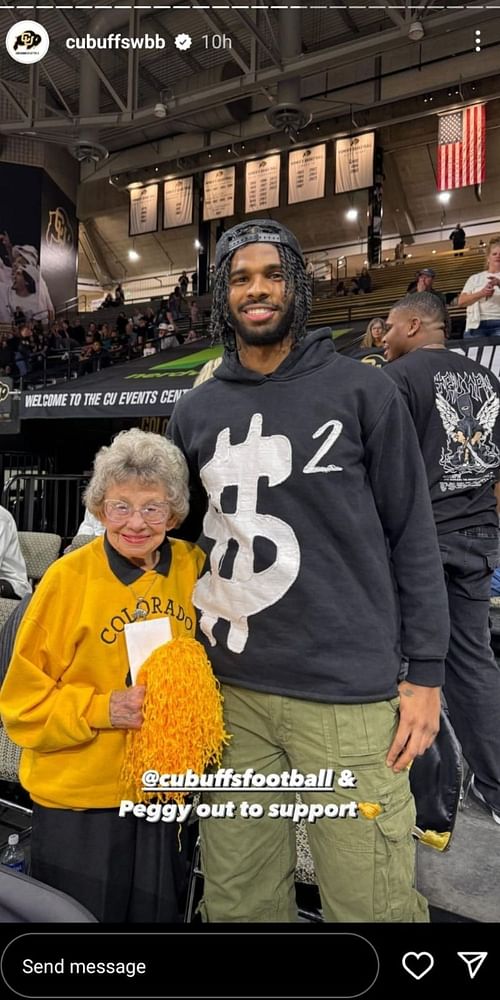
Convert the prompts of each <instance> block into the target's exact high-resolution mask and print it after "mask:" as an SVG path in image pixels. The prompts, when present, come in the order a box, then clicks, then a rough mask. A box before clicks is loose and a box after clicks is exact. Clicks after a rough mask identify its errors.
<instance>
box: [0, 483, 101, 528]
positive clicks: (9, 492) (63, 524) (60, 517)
mask: <svg viewBox="0 0 500 1000" xmlns="http://www.w3.org/2000/svg"><path fill="white" fill-rule="evenodd" d="M89 478H90V475H88V476H85V475H62V474H61V475H55V474H54V473H50V474H48V475H45V474H43V473H42V474H40V473H19V474H18V475H16V476H12V477H11V478H10V479H8V480H7V482H6V484H5V486H4V488H3V491H2V505H3V506H4V507H6V508H7V510H9V511H10V513H11V514H12V516H13V518H14V520H15V522H16V524H17V527H18V530H19V531H52V532H55V533H56V534H57V535H61V538H62V539H63V540H64V542H65V543H66V541H69V540H70V539H71V538H73V536H74V535H76V532H77V528H78V525H79V524H80V522H81V521H82V519H83V513H84V510H83V503H82V492H83V489H84V487H85V486H86V485H87V483H88V481H89Z"/></svg>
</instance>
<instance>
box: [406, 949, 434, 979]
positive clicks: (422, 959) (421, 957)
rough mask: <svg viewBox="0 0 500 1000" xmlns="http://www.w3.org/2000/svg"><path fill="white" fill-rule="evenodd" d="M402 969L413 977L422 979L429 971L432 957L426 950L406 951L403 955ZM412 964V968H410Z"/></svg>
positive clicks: (432, 963) (432, 962)
mask: <svg viewBox="0 0 500 1000" xmlns="http://www.w3.org/2000/svg"><path fill="white" fill-rule="evenodd" d="M402 964H403V969H404V970H405V972H408V973H409V974H410V976H413V978H414V979H422V978H423V976H426V975H427V973H428V972H430V971H431V969H432V967H433V965H434V957H433V956H432V955H431V954H430V952H428V951H418V952H417V951H407V952H406V955H403V963H402ZM412 966H413V968H412Z"/></svg>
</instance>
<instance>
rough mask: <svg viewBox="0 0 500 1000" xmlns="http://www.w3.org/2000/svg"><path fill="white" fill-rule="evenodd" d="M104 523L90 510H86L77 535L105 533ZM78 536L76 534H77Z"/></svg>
mask: <svg viewBox="0 0 500 1000" xmlns="http://www.w3.org/2000/svg"><path fill="white" fill-rule="evenodd" d="M103 534H104V525H103V523H102V521H99V518H97V517H94V515H93V514H91V513H90V511H89V510H86V511H85V517H84V519H83V521H82V523H81V525H80V527H79V528H78V531H77V533H76V535H77V536H78V535H103ZM75 537H76V536H75Z"/></svg>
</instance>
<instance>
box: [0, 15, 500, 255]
mask: <svg viewBox="0 0 500 1000" xmlns="http://www.w3.org/2000/svg"><path fill="white" fill-rule="evenodd" d="M56 2H57V0H56ZM146 6H147V5H139V4H138V5H137V6H135V7H130V6H127V5H126V4H124V5H120V7H119V9H118V7H117V8H114V9H110V8H109V6H108V5H102V6H101V7H100V6H99V5H98V4H96V5H95V6H94V7H93V8H92V9H87V8H88V4H83V3H79V2H76V3H73V4H71V3H69V4H67V5H66V4H65V5H64V9H55V5H54V7H53V8H50V9H46V8H45V6H44V7H43V9H42V8H37V10H36V15H31V14H27V13H24V14H23V15H22V16H23V17H29V16H35V17H36V19H37V20H38V21H40V22H41V23H42V24H43V25H44V26H45V28H46V29H47V31H48V33H49V37H50V48H49V51H48V53H47V55H46V57H45V58H44V59H43V60H42V61H41V62H40V63H38V64H36V65H35V66H33V67H32V68H31V69H28V68H27V67H25V66H22V65H19V64H18V63H16V62H14V61H13V60H12V59H11V58H10V57H9V55H8V54H7V52H6V50H5V47H4V45H3V43H2V44H1V45H0V109H1V110H0V134H1V133H4V134H5V135H6V136H24V137H29V138H32V139H35V140H37V139H38V140H41V141H43V142H44V143H49V144H50V145H51V146H53V147H54V146H55V147H56V148H57V147H58V146H59V147H63V148H65V149H67V150H69V151H70V152H71V155H72V156H73V157H75V158H76V159H77V160H78V161H79V162H80V164H81V167H80V178H81V181H82V182H83V184H82V185H81V186H80V191H82V189H84V188H85V187H86V186H88V187H89V197H88V198H87V199H85V198H83V201H82V206H83V208H82V212H81V217H82V218H83V219H84V220H86V219H89V221H92V219H93V220H97V222H98V225H100V226H101V231H102V235H103V236H104V237H105V240H104V242H105V243H106V244H107V246H108V247H109V248H110V249H111V256H112V257H113V256H115V257H116V258H117V259H118V260H123V258H124V256H125V247H126V243H127V239H128V233H127V227H126V220H125V214H126V212H125V211H124V208H125V204H126V202H125V201H124V199H123V197H122V199H121V200H120V198H118V197H117V196H118V195H119V194H122V193H123V192H125V190H126V188H127V186H128V185H129V184H130V183H132V182H137V181H145V180H146V181H147V180H148V179H155V180H156V179H158V178H159V177H160V178H161V177H166V176H172V175H175V174H181V173H184V174H185V173H187V172H196V171H198V172H200V171H202V170H205V169H208V168H211V167H214V166H216V165H219V164H222V165H226V164H227V163H230V162H235V158H236V159H238V160H241V159H245V158H249V157H252V156H255V155H257V154H259V153H264V154H265V153H267V152H269V151H271V150H286V149H289V148H290V147H291V146H293V145H297V144H299V145H300V144H304V145H308V144H310V143H311V142H312V141H317V140H319V139H323V138H331V137H340V136H343V135H344V136H345V135H352V134H354V133H356V132H360V131H364V130H366V129H368V128H370V129H371V128H376V129H377V131H378V136H379V141H381V142H382V144H383V146H384V150H385V153H386V158H385V171H386V175H387V178H388V179H389V180H390V184H387V185H386V189H387V195H388V197H387V198H386V203H385V215H386V218H385V222H384V229H385V230H386V231H389V232H395V233H397V232H408V233H411V232H412V231H415V230H422V229H425V228H432V226H438V225H439V219H440V213H441V209H438V207H437V206H436V205H435V202H434V200H433V201H432V203H431V200H430V199H429V190H433V189H434V190H435V185H434V176H433V175H434V173H435V144H436V135H437V124H436V112H438V111H443V110H447V109H453V108H455V107H460V106H461V105H463V103H469V102H471V101H475V100H478V99H484V100H486V101H488V115H487V121H488V184H487V185H485V200H484V199H483V205H482V206H481V209H480V210H478V212H477V215H478V217H483V218H488V217H489V216H493V217H497V216H498V190H499V184H500V131H499V129H500V60H499V54H500V10H499V9H498V6H497V4H493V3H491V4H490V3H481V2H478V3H474V2H473V3H468V4H467V9H463V8H462V7H458V6H453V5H452V4H450V5H449V6H448V5H447V4H446V3H439V4H438V3H434V0H429V2H421V3H417V4H413V5H410V4H409V3H403V2H401V3H397V0H396V2H395V3H394V5H392V4H391V5H389V4H380V5H376V6H375V5H374V6H373V9H372V8H371V6H370V5H369V4H367V5H366V6H361V5H355V4H352V5H350V4H349V2H347V3H346V4H345V6H342V7H335V9H333V8H332V7H330V6H329V5H327V4H325V5H322V4H321V3H318V4H315V5H314V7H313V5H311V7H308V6H307V5H306V4H304V5H302V6H301V8H300V9H299V10H296V9H291V8H290V9H289V8H288V6H287V5H286V4H281V5H279V4H274V5H272V6H271V5H268V4H266V3H263V2H254V3H251V0H250V2H249V4H248V5H247V6H245V5H238V8H237V9H236V6H231V5H230V4H224V3H220V4H217V5H215V4H214V7H211V6H210V7H208V6H207V5H204V4H201V3H199V2H197V0H191V2H190V3H189V4H185V3H172V4H171V5H170V6H169V8H168V9H164V7H163V6H162V5H159V4H156V5H155V4H151V5H149V7H147V9H143V8H144V7H146ZM215 7H216V9H215ZM84 8H85V9H84ZM19 16H20V14H19V12H18V11H17V10H14V9H12V4H10V3H7V2H6V0H0V38H2V39H3V37H4V36H5V34H6V31H7V30H8V28H9V27H10V26H11V25H12V24H13V23H15V22H16V21H17V20H18V19H19ZM477 30H480V31H481V51H480V52H479V53H477V52H476V51H475V40H476V35H475V32H476V31H477ZM110 32H113V33H115V35H116V34H121V35H122V36H124V37H135V38H145V37H146V36H151V37H155V36H156V35H158V36H159V37H160V38H161V39H164V41H165V46H164V47H163V48H155V49H144V48H143V49H134V50H128V51H127V50H125V49H119V48H116V49H115V48H113V49H108V50H102V49H100V48H99V49H98V48H95V49H89V50H87V51H83V50H81V49H70V48H68V40H71V39H75V38H82V37H86V36H87V34H89V35H91V36H92V37H94V38H99V39H102V38H104V37H107V36H108V35H109V33H110ZM179 34H181V35H183V34H184V35H185V34H189V35H190V36H191V39H192V44H191V46H190V48H189V49H185V50H179V49H178V48H176V46H175V42H174V40H175V38H176V36H177V35H179ZM212 39H218V40H222V43H221V44H219V41H217V42H216V43H214V42H213V41H212ZM217 45H218V46H219V47H217ZM109 180H111V182H112V184H113V185H114V186H115V188H116V189H118V190H117V191H116V196H115V193H114V192H113V193H112V192H110V189H109V186H108V181H109ZM97 181H101V183H102V184H105V185H106V189H107V194H106V197H104V189H103V194H102V197H101V201H100V202H99V199H96V198H94V200H92V197H90V189H93V190H94V192H97V190H98V188H99V185H98V184H92V182H97ZM433 186H434V187H433ZM410 187H411V191H412V198H411V205H409V203H408V202H409V199H408V197H407V196H408V190H409V188H410ZM389 190H390V195H389ZM465 192H467V194H466V193H465ZM466 198H468V199H469V201H470V199H471V198H473V193H472V192H471V190H470V189H464V193H463V194H459V196H458V198H457V199H456V210H457V212H458V215H459V216H461V217H462V218H463V219H466V218H471V211H468V210H467V209H466V205H465V199H466ZM104 201H105V202H106V205H107V209H106V211H107V212H108V214H107V215H106V211H105V210H104V209H103V202H104ZM99 204H100V206H101V208H100V209H99ZM461 206H462V207H461ZM300 211H301V222H302V223H303V224H306V225H308V226H309V232H308V238H309V242H310V245H311V246H315V245H324V244H325V242H327V239H326V235H325V233H324V232H321V233H320V232H319V229H320V228H321V224H322V219H321V206H320V209H319V210H318V209H317V206H315V205H314V203H311V211H309V210H308V213H307V223H306V222H305V220H304V214H305V213H304V212H303V210H300ZM458 215H457V218H458ZM99 219H100V220H101V221H99ZM453 221H456V220H455V219H454V220H453ZM293 222H294V218H293V213H292V214H290V213H289V223H290V224H293ZM89 231H90V230H89ZM346 236H347V231H346V233H344V232H343V231H342V223H340V231H339V232H338V237H339V238H340V240H342V238H343V237H344V238H345V237H346ZM162 239H163V237H162V236H161V234H160V235H159V236H158V237H156V238H153V237H152V238H151V241H150V243H151V253H150V259H148V260H147V261H146V260H144V259H143V261H142V265H143V266H144V265H145V267H146V270H147V271H153V270H154V268H155V266H156V267H157V266H158V264H157V263H156V265H155V263H154V260H155V252H156V260H157V251H158V247H157V244H158V242H161V241H162ZM147 242H148V241H147V240H146V238H145V240H144V245H145V246H146V245H147ZM330 242H331V238H330ZM186 263H188V261H186ZM142 269H143V268H141V270H142ZM116 273H117V274H120V271H119V270H118V271H117V272H116Z"/></svg>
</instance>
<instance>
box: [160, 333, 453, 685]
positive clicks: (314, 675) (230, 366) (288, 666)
mask: <svg viewBox="0 0 500 1000" xmlns="http://www.w3.org/2000/svg"><path fill="white" fill-rule="evenodd" d="M168 433H169V436H170V437H171V438H172V440H173V441H174V442H175V444H177V445H178V446H179V448H181V450H182V451H183V452H184V454H185V456H186V458H187V460H188V464H189V467H190V472H191V485H192V490H193V494H194V504H195V507H196V505H197V503H198V502H199V497H200V493H201V492H203V490H204V491H206V493H207V494H208V497H209V504H208V510H207V513H206V516H205V519H204V522H203V533H204V534H203V536H202V538H201V544H202V545H203V546H204V547H205V548H206V550H207V552H209V553H210V555H209V561H208V562H207V567H206V570H205V573H204V575H203V576H202V577H201V579H200V580H199V581H198V584H197V585H196V588H195V592H194V604H195V605H196V607H197V608H198V609H199V610H200V622H199V624H200V628H201V632H200V638H201V639H202V641H204V643H205V645H206V647H207V652H208V655H209V657H210V659H211V662H212V665H213V668H214V671H215V673H216V675H217V676H218V677H219V678H220V680H222V681H225V682H227V683H229V684H234V685H238V686H241V687H245V688H251V689H254V690H257V691H267V692H270V693H272V694H281V695H289V696H291V697H295V698H303V699H307V700H312V701H324V702H371V701H382V700H384V699H386V698H391V697H393V696H394V695H395V694H396V693H397V678H398V673H399V671H400V665H401V656H402V655H403V656H405V657H407V658H408V659H409V661H410V665H409V673H408V679H409V680H411V681H413V682H414V683H417V684H422V685H429V686H433V685H439V684H441V683H442V682H443V662H442V661H443V659H444V657H445V655H446V652H447V646H448V634H449V628H448V605H447V598H446V591H445V586H444V579H443V572H442V567H441V560H440V556H439V550H438V546H437V538H436V530H435V526H434V521H433V517H432V510H431V505H430V500H429V494H428V488H427V480H426V476H425V469H424V466H423V462H422V458H421V455H420V450H419V446H418V441H417V438H416V434H415V429H414V426H413V422H412V420H411V418H410V415H409V413H408V411H407V408H406V406H405V405H404V403H403V401H402V399H401V397H400V395H399V393H398V391H397V390H396V389H395V387H393V385H392V384H391V383H390V381H389V379H387V378H385V377H384V375H383V374H382V373H381V372H380V371H376V370H374V369H372V368H370V367H369V366H367V365H361V364H359V362H357V361H353V360H352V359H350V358H345V357H342V356H341V355H339V354H337V353H336V351H335V348H334V345H333V342H332V340H331V335H330V330H328V329H322V330H317V331H315V332H314V333H312V334H309V335H308V336H307V337H306V338H305V339H304V340H302V341H301V342H299V344H298V345H297V346H296V347H295V348H294V350H292V351H291V352H290V354H289V355H287V357H286V358H285V360H284V361H283V362H282V364H281V365H280V366H279V367H278V368H277V369H276V370H275V371H274V372H272V374H270V375H261V374H259V373H257V372H253V371H250V370H249V369H248V368H244V367H243V366H242V365H241V364H240V363H239V360H238V357H237V355H236V354H231V355H226V357H225V359H224V361H223V363H222V364H221V366H220V367H219V368H218V369H217V370H216V372H215V375H214V378H212V379H210V380H209V381H208V382H205V383H204V384H202V385H200V386H199V387H198V388H197V389H195V390H194V391H192V392H190V393H189V394H188V395H187V396H184V397H183V398H182V399H180V400H179V402H178V403H177V405H176V407H175V411H174V414H173V416H172V419H171V421H170V424H169V431H168ZM198 472H200V476H199V475H198ZM200 478H201V482H200ZM200 527H201V524H200ZM181 533H182V531H181ZM195 534H196V533H195ZM398 595H399V600H398Z"/></svg>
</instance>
